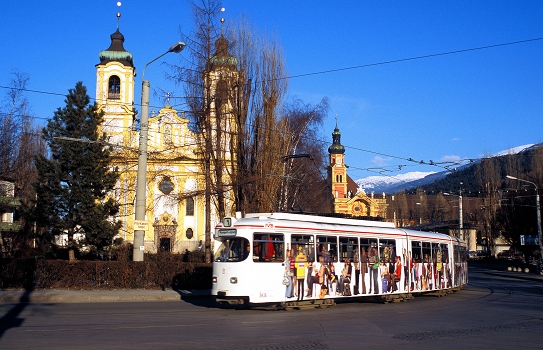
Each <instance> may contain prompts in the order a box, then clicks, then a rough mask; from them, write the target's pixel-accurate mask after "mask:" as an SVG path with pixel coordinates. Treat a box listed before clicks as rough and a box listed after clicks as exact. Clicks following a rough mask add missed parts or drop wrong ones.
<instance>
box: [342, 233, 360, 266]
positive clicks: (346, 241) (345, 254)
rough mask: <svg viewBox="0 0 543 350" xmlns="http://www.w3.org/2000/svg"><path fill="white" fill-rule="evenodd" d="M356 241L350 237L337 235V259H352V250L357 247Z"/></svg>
mask: <svg viewBox="0 0 543 350" xmlns="http://www.w3.org/2000/svg"><path fill="white" fill-rule="evenodd" d="M357 241H358V239H356V238H352V237H339V261H342V262H343V261H345V260H346V259H350V260H351V261H353V258H354V250H355V248H357V247H358V242H357Z"/></svg>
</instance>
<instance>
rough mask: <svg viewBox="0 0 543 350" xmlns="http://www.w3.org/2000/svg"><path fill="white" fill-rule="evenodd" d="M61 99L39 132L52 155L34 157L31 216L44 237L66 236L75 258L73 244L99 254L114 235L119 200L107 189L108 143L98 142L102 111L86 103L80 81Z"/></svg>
mask: <svg viewBox="0 0 543 350" xmlns="http://www.w3.org/2000/svg"><path fill="white" fill-rule="evenodd" d="M65 102H66V107H64V108H63V109H60V108H59V109H57V111H56V112H55V114H54V117H53V119H52V120H50V121H49V122H48V123H47V127H46V128H44V129H43V131H42V134H43V138H44V140H45V141H46V142H47V145H48V146H49V149H50V152H51V154H50V158H46V157H44V156H43V155H37V156H36V158H35V162H36V168H37V171H38V181H37V182H36V183H35V184H34V188H35V190H36V194H37V196H36V203H35V204H36V205H35V207H34V210H33V219H34V220H35V222H36V226H37V227H38V228H39V229H41V231H42V233H43V235H44V238H46V239H53V237H54V236H55V235H59V234H63V233H64V234H67V235H68V251H69V258H70V260H73V259H75V254H74V251H75V249H78V248H81V247H82V246H86V247H87V248H90V249H91V252H93V253H95V254H100V253H101V252H103V251H104V250H105V249H106V247H108V246H110V245H111V243H112V239H113V237H114V236H115V235H116V234H117V232H118V230H119V228H120V222H119V221H118V220H113V219H112V217H113V216H114V215H115V214H116V213H117V212H118V203H117V202H116V201H115V199H114V198H112V197H111V196H110V194H111V193H112V190H113V189H114V186H115V184H116V182H117V179H118V174H117V171H116V169H114V170H112V169H111V168H110V167H109V164H110V153H109V150H108V148H107V147H104V145H103V144H101V143H100V142H103V141H105V136H104V135H101V136H100V135H99V133H98V127H99V125H100V124H101V123H102V120H103V115H102V114H101V113H98V112H97V107H96V105H90V104H89V103H90V97H89V96H88V95H87V89H86V88H85V87H84V86H83V84H82V83H81V82H78V83H77V84H76V86H75V89H70V91H69V94H68V95H67V98H66V100H65ZM66 138H70V139H72V140H68V139H66ZM76 140H85V141H89V142H84V141H83V142H78V141H76ZM74 235H75V237H76V238H77V240H74ZM80 237H81V239H80Z"/></svg>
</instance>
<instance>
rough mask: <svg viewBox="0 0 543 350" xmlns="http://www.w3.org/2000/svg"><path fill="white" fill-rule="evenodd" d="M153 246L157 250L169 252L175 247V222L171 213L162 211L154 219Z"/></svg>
mask: <svg viewBox="0 0 543 350" xmlns="http://www.w3.org/2000/svg"><path fill="white" fill-rule="evenodd" d="M153 227H154V229H155V247H156V249H157V252H171V251H173V250H174V248H175V236H176V232H177V222H176V221H175V219H173V217H172V216H171V215H169V214H168V213H164V214H162V215H160V216H159V217H158V218H156V219H155V222H154V224H153Z"/></svg>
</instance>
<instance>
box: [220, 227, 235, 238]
mask: <svg viewBox="0 0 543 350" xmlns="http://www.w3.org/2000/svg"><path fill="white" fill-rule="evenodd" d="M236 234H237V231H236V229H235V228H230V229H219V237H235V236H236Z"/></svg>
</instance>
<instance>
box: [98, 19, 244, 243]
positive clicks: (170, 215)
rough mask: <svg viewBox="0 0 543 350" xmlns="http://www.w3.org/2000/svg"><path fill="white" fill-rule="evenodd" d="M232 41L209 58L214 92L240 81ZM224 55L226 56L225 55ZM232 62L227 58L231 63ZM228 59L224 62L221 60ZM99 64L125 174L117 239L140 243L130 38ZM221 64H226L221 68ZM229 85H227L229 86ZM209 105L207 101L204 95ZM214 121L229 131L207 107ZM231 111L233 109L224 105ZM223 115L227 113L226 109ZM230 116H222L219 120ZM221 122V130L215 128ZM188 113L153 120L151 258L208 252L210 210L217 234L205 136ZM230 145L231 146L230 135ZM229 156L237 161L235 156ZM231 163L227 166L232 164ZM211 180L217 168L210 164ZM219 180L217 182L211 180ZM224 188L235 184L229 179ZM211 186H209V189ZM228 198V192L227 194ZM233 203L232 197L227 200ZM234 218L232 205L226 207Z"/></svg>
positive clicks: (114, 42)
mask: <svg viewBox="0 0 543 350" xmlns="http://www.w3.org/2000/svg"><path fill="white" fill-rule="evenodd" d="M227 47H228V42H227V41H226V39H225V38H224V37H222V36H221V39H219V40H218V41H217V43H216V48H217V53H216V54H215V55H214V56H212V58H211V59H210V65H209V67H210V68H211V70H209V71H208V72H207V73H206V74H207V76H206V77H205V81H206V83H209V91H210V93H212V94H213V93H214V89H216V86H217V84H219V85H220V84H221V79H222V80H228V79H230V78H232V77H233V76H235V75H236V74H237V71H236V65H237V59H235V58H233V57H231V56H229V55H228V50H227ZM221 50H222V51H221ZM225 55H226V56H225ZM223 56H224V57H223ZM99 57H100V62H99V63H98V64H97V65H96V103H97V105H98V107H99V111H103V112H104V121H103V124H102V126H101V130H102V132H104V133H105V134H106V136H107V138H108V143H109V144H113V145H115V146H114V147H112V155H113V164H112V166H113V167H116V168H117V169H118V171H119V173H120V178H119V181H118V183H117V185H116V188H115V191H114V195H115V198H116V200H117V201H118V203H119V204H120V212H119V215H118V218H117V219H119V220H121V222H122V228H121V232H120V233H119V237H120V238H123V239H124V240H126V241H128V242H132V241H133V239H134V212H135V194H136V178H137V170H138V146H139V137H140V136H139V131H138V130H136V116H137V114H136V113H137V112H136V111H135V109H134V105H135V102H134V101H135V100H136V98H135V96H134V86H135V85H134V84H135V77H136V68H135V65H134V60H133V57H132V54H131V53H130V52H128V51H126V50H125V49H124V36H123V35H122V34H121V32H120V31H119V29H117V31H116V32H115V33H113V34H112V35H111V45H110V47H109V48H108V49H106V50H103V51H101V52H100V55H99ZM217 62H223V63H224V62H228V63H230V64H229V65H228V64H218V63H217ZM227 78H228V79H227ZM206 98H208V96H206ZM209 106H210V108H209V114H208V115H209V118H210V120H211V122H212V123H215V124H214V125H213V127H212V129H213V130H228V131H231V129H232V126H231V125H230V120H225V119H224V118H222V119H221V120H220V121H218V118H215V117H214V115H215V113H214V108H215V106H214V103H213V100H212V99H211V100H210V103H209ZM226 107H227V106H226ZM221 108H225V106H221ZM221 115H224V114H221ZM217 123H219V124H220V125H216V124H217ZM194 129H195V128H191V121H190V120H189V119H188V118H185V113H184V112H181V113H179V112H178V111H177V110H175V109H174V108H172V107H171V106H170V104H169V102H167V103H166V105H165V106H164V107H163V108H162V109H160V110H159V111H158V113H156V114H155V112H154V111H153V112H152V115H151V116H149V119H148V130H149V131H148V135H149V136H148V144H147V188H146V217H145V221H146V222H147V230H146V231H145V238H144V244H145V251H147V252H157V251H171V252H185V251H186V250H189V251H193V250H197V249H202V245H203V242H204V241H205V227H206V225H205V218H206V215H205V212H206V210H210V213H211V215H210V216H209V217H210V221H211V227H214V225H215V224H216V223H217V222H218V221H219V218H218V217H217V215H216V213H217V211H216V209H215V205H214V201H213V200H212V201H211V205H210V208H206V206H205V200H204V193H205V192H206V191H205V190H206V188H205V186H206V172H205V169H204V168H205V166H204V162H203V157H204V154H203V152H202V148H203V146H202V145H204V135H202V133H197V132H194V131H193V130H194ZM224 135H226V136H225V137H226V138H225V139H224V142H225V143H227V144H228V143H229V142H230V141H229V139H228V137H229V135H232V133H230V132H226V133H224ZM222 156H223V157H227V158H231V157H232V156H231V153H230V152H225V153H224V154H223V155H222ZM226 164H228V163H226ZM210 166H211V171H210V173H211V174H213V166H214V164H213V163H211V165H210ZM228 173H229V172H227V171H225V174H228ZM211 176H212V177H213V175H211ZM225 177H226V178H223V179H222V181H224V182H225V183H229V182H230V181H229V179H228V178H227V175H225ZM208 183H209V182H208ZM226 192H227V193H228V190H227V191H226ZM227 197H228V195H227ZM226 207H227V214H228V215H230V214H231V212H230V209H231V207H232V205H227V206H226Z"/></svg>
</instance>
